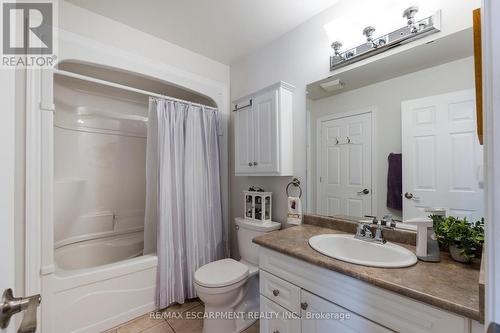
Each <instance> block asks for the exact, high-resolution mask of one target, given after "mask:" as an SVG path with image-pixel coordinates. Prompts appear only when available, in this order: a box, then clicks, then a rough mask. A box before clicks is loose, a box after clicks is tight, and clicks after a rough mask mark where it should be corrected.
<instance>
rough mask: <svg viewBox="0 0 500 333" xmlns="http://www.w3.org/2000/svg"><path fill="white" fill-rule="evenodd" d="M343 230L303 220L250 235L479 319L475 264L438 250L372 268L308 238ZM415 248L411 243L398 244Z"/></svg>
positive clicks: (282, 250)
mask: <svg viewBox="0 0 500 333" xmlns="http://www.w3.org/2000/svg"><path fill="white" fill-rule="evenodd" d="M335 233H343V232H341V231H338V230H335V229H331V228H325V227H320V226H315V225H309V224H303V225H300V226H295V227H291V228H287V229H283V230H277V231H273V232H271V233H268V234H265V235H262V236H259V237H256V238H254V240H253V242H254V243H256V244H259V245H260V246H263V247H266V248H269V249H272V250H274V251H277V252H280V253H283V254H286V255H289V256H292V257H295V258H298V259H301V260H304V261H306V262H309V263H311V264H314V265H317V266H321V267H324V268H327V269H330V270H332V271H336V272H339V273H342V274H345V275H348V276H350V277H353V278H355V279H358V280H361V281H364V282H367V283H369V284H372V285H375V286H377V287H380V288H383V289H386V290H389V291H393V292H395V293H397V294H399V295H402V296H407V297H409V298H412V299H415V300H418V301H421V302H424V303H427V304H430V305H433V306H436V307H438V308H441V309H444V310H448V311H450V312H453V313H456V314H458V315H461V316H465V317H468V318H471V319H474V320H480V311H479V283H478V281H479V265H476V264H461V263H458V262H455V261H453V260H452V259H451V257H450V256H449V254H448V253H445V252H442V253H441V262H439V263H427V262H422V261H418V263H417V264H415V265H414V266H411V267H406V268H375V267H366V266H360V265H355V264H351V263H347V262H344V261H340V260H337V259H333V258H330V257H328V256H325V255H323V254H321V253H319V252H316V251H315V250H313V249H312V248H311V247H310V246H309V242H308V241H309V238H310V237H312V236H315V235H320V234H335ZM398 245H401V246H403V247H405V248H407V249H410V250H412V251H413V252H415V247H414V246H412V245H407V244H398Z"/></svg>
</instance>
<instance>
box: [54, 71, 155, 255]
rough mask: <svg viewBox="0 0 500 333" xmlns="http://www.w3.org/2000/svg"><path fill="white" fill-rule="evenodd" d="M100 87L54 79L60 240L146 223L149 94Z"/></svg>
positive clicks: (57, 229)
mask: <svg viewBox="0 0 500 333" xmlns="http://www.w3.org/2000/svg"><path fill="white" fill-rule="evenodd" d="M94 87H95V85H88V84H87V83H82V82H79V81H76V80H68V79H66V78H62V77H56V79H55V80H54V101H55V105H56V113H55V117H54V241H55V244H56V247H58V246H62V245H64V244H68V243H72V242H77V241H81V240H85V239H92V238H96V237H103V236H110V235H113V234H116V233H120V232H126V231H132V230H134V231H138V230H142V229H143V227H144V205H145V200H146V137H147V113H148V98H147V96H143V95H139V94H131V93H125V92H121V91H114V92H113V91H109V92H107V93H106V92H105V88H104V87H99V88H97V89H95V88H94ZM89 88H90V89H89ZM113 90H115V89H113Z"/></svg>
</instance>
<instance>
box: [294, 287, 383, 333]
mask: <svg viewBox="0 0 500 333" xmlns="http://www.w3.org/2000/svg"><path fill="white" fill-rule="evenodd" d="M300 296H301V302H302V304H307V308H306V310H302V313H301V317H302V321H301V324H302V332H307V333H333V332H339V333H351V332H352V333H355V332H360V333H365V332H370V333H388V332H392V331H391V330H389V329H387V328H385V327H382V326H379V325H377V324H375V323H374V322H371V321H369V320H368V319H365V318H363V317H361V316H358V315H357V314H355V313H352V312H350V311H349V310H347V309H344V308H343V307H340V306H338V305H336V304H334V303H330V302H328V301H326V300H324V299H322V298H320V297H318V296H315V295H313V294H311V293H308V292H307V291H305V290H301V295H300Z"/></svg>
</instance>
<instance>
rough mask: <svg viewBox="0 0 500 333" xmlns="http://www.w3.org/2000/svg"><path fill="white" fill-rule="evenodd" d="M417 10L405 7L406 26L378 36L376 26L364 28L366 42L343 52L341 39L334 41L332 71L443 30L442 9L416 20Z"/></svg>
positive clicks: (331, 60) (331, 58)
mask: <svg viewBox="0 0 500 333" xmlns="http://www.w3.org/2000/svg"><path fill="white" fill-rule="evenodd" d="M417 12H418V7H416V6H412V7H409V8H407V9H405V11H404V12H403V17H404V18H406V26H404V27H402V28H399V29H397V30H394V31H392V32H390V33H388V34H386V35H383V36H380V37H377V38H374V37H373V33H374V32H375V27H373V26H368V27H366V28H364V29H363V35H365V36H366V43H364V44H361V45H358V46H356V47H355V48H352V49H350V50H347V51H344V52H341V51H340V48H341V47H342V43H341V42H340V41H335V42H333V43H332V49H333V51H334V55H333V56H331V57H330V71H333V70H335V69H338V68H341V67H344V66H347V65H350V64H352V63H355V62H357V61H360V60H362V59H366V58H368V57H371V56H374V55H376V54H379V53H382V52H384V51H387V50H389V49H392V48H394V47H396V46H399V45H402V44H406V43H409V42H411V41H414V40H416V39H419V38H422V37H425V36H427V35H430V34H433V33H436V32H439V31H441V11H440V10H438V11H437V12H436V13H435V14H434V15H432V16H429V17H426V18H424V19H422V20H419V21H415V15H416V14H417ZM322 88H323V87H322ZM323 89H325V88H323ZM325 90H326V89H325ZM327 91H329V90H327Z"/></svg>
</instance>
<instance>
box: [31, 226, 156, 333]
mask: <svg viewBox="0 0 500 333" xmlns="http://www.w3.org/2000/svg"><path fill="white" fill-rule="evenodd" d="M142 248H143V233H142V232H136V233H130V234H124V235H119V236H113V237H107V238H102V239H95V240H90V241H84V242H79V243H74V244H69V245H64V246H61V247H59V248H57V249H55V251H54V259H55V271H54V272H52V273H50V274H46V275H43V276H42V297H43V302H44V305H45V306H43V307H42V330H41V333H69V332H82V333H98V332H102V331H105V330H107V329H109V328H112V327H114V326H117V325H119V324H121V323H124V322H126V321H128V320H131V319H133V318H135V317H138V316H140V315H142V314H144V313H147V312H149V311H153V310H155V308H156V307H155V289H156V270H157V269H156V267H157V263H158V259H157V257H156V255H154V254H148V255H142Z"/></svg>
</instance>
